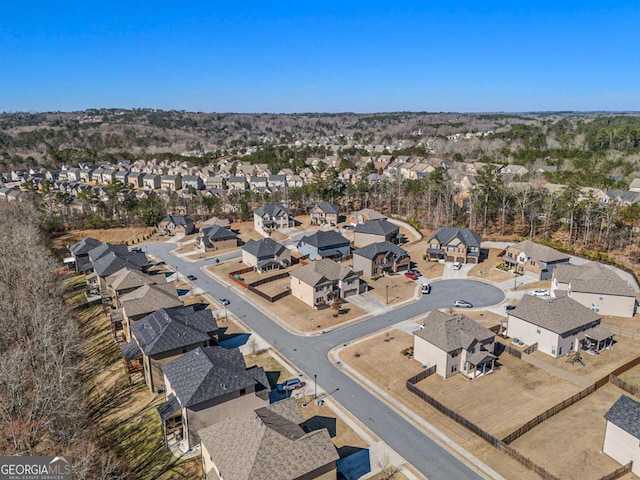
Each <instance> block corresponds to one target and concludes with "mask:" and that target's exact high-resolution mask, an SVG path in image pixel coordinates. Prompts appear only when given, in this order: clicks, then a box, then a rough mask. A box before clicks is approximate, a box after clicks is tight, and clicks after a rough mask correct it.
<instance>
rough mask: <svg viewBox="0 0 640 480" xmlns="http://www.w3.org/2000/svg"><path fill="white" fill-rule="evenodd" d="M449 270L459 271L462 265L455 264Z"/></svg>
mask: <svg viewBox="0 0 640 480" xmlns="http://www.w3.org/2000/svg"><path fill="white" fill-rule="evenodd" d="M451 268H453V269H454V270H460V269H461V268H462V264H461V263H460V262H456V263H454V264H453V265H452V266H451Z"/></svg>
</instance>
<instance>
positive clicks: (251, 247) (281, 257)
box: [242, 238, 291, 273]
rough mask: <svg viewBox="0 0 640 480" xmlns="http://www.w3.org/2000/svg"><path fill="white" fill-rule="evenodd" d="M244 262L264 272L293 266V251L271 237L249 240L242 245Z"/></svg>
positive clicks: (257, 270)
mask: <svg viewBox="0 0 640 480" xmlns="http://www.w3.org/2000/svg"><path fill="white" fill-rule="evenodd" d="M242 263H244V264H245V265H246V266H248V267H254V268H255V270H256V272H258V273H263V272H266V271H269V270H277V269H280V268H287V267H289V266H291V252H290V251H289V249H288V248H287V247H285V246H284V245H282V244H281V243H278V242H276V241H275V240H273V239H271V238H262V239H260V240H253V239H251V240H249V241H248V242H247V243H245V244H244V245H243V246H242Z"/></svg>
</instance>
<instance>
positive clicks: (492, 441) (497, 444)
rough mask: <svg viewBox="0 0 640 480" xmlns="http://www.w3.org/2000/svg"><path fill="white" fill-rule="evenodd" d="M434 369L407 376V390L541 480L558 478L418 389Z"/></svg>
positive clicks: (558, 479) (434, 367) (556, 479)
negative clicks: (420, 382)
mask: <svg viewBox="0 0 640 480" xmlns="http://www.w3.org/2000/svg"><path fill="white" fill-rule="evenodd" d="M435 371H436V366H435V365H434V366H432V367H429V368H428V369H427V370H425V371H423V372H420V373H419V374H417V375H415V376H413V377H411V378H409V379H408V380H407V382H406V387H407V390H409V391H410V392H411V393H413V394H414V395H416V396H418V397H419V398H420V399H421V400H423V401H424V402H426V403H428V404H429V405H431V406H432V407H434V408H435V409H436V410H438V411H439V412H441V413H443V414H444V415H446V416H447V417H449V418H450V419H452V420H453V421H454V422H456V423H458V424H460V425H462V426H463V427H464V428H466V429H467V430H469V431H470V432H472V433H474V434H476V435H477V436H478V437H480V438H482V439H483V440H484V441H485V442H487V443H488V444H489V445H491V446H492V447H493V448H495V449H497V450H499V451H501V452H504V453H506V454H507V455H508V456H510V457H511V458H513V459H514V460H516V461H518V462H520V464H522V465H523V466H525V467H526V468H528V469H529V470H531V471H533V472H535V473H536V474H538V475H539V476H540V477H541V478H542V479H543V480H560V478H558V477H556V476H555V475H553V474H552V473H550V472H549V471H547V470H545V469H544V468H543V467H541V466H540V465H538V464H537V463H535V462H534V461H533V460H531V459H530V458H527V457H525V456H524V455H522V454H521V453H519V452H518V451H517V450H515V449H514V448H512V447H510V446H509V445H507V444H506V443H504V442H503V441H502V440H500V439H499V438H497V437H495V436H494V435H491V434H490V433H489V432H485V431H484V430H483V429H481V428H480V427H478V426H477V425H476V424H475V423H473V422H471V421H469V420H467V419H466V418H465V417H463V416H462V415H460V414H458V413H456V412H454V411H453V410H451V409H450V408H448V407H446V406H445V405H444V404H442V403H440V402H439V401H438V400H436V399H435V398H433V397H432V396H431V395H429V394H428V393H427V392H425V391H424V390H421V389H419V388H418V387H416V386H415V384H416V383H418V382H419V381H421V380H424V379H425V378H427V377H428V376H430V375H433V374H434V373H435Z"/></svg>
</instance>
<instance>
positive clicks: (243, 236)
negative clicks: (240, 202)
mask: <svg viewBox="0 0 640 480" xmlns="http://www.w3.org/2000/svg"><path fill="white" fill-rule="evenodd" d="M231 230H232V231H234V232H236V234H237V235H238V238H239V239H240V240H242V241H243V242H245V243H246V242H248V241H249V240H260V239H261V238H263V237H262V235H260V234H259V233H258V232H256V231H255V230H254V229H253V221H251V222H242V223H234V224H232V225H231Z"/></svg>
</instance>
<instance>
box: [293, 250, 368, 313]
mask: <svg viewBox="0 0 640 480" xmlns="http://www.w3.org/2000/svg"><path fill="white" fill-rule="evenodd" d="M361 274H362V272H355V271H353V270H352V269H350V268H348V267H343V266H342V265H340V264H339V263H336V262H334V261H333V260H330V259H323V260H318V261H316V262H311V263H309V264H307V265H304V266H302V267H300V268H298V269H296V270H293V271H292V272H291V273H290V274H289V275H290V279H289V280H290V282H289V285H290V288H291V295H293V296H294V297H295V298H297V299H299V300H301V301H303V302H304V303H306V304H307V305H309V306H311V307H319V306H321V305H330V304H331V303H333V301H334V300H335V299H336V298H338V297H339V298H347V297H349V296H352V295H358V294H360V293H361V287H360V275H361Z"/></svg>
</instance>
